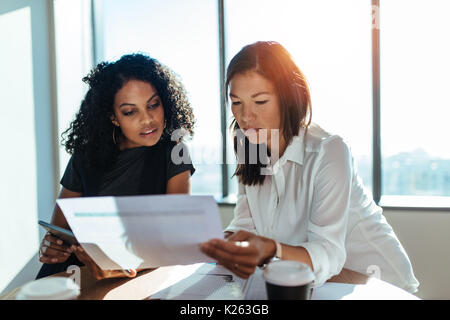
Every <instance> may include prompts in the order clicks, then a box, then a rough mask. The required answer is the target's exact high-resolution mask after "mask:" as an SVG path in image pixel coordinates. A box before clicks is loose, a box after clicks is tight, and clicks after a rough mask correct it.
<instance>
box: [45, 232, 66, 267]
mask: <svg viewBox="0 0 450 320" xmlns="http://www.w3.org/2000/svg"><path fill="white" fill-rule="evenodd" d="M71 254H72V249H71V248H70V246H67V245H66V244H64V242H63V241H62V240H61V239H59V238H57V237H55V236H52V235H51V234H50V233H48V232H47V234H46V235H45V237H44V239H42V242H41V246H40V248H39V261H40V262H43V263H47V264H53V263H61V262H64V261H66V260H67V259H68V258H69V257H70V255H71Z"/></svg>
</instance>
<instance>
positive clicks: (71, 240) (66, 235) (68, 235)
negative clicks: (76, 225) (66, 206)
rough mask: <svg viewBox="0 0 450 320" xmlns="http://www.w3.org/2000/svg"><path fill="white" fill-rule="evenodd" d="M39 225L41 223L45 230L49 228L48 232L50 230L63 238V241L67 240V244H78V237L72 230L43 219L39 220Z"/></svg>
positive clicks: (54, 234)
mask: <svg viewBox="0 0 450 320" xmlns="http://www.w3.org/2000/svg"><path fill="white" fill-rule="evenodd" d="M38 223H39V225H41V226H42V227H43V228H44V229H45V230H47V231H48V232H50V233H51V234H52V235H53V236H55V237H57V238H59V239H61V240H62V241H64V242H65V244H68V245H73V244H76V245H77V244H78V241H77V239H76V238H75V235H74V234H73V232H72V231H70V230H67V229H64V228H61V227H58V226H55V225H53V224H50V223H47V222H44V221H42V220H39V222H38Z"/></svg>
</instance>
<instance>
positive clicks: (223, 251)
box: [201, 239, 259, 267]
mask: <svg viewBox="0 0 450 320" xmlns="http://www.w3.org/2000/svg"><path fill="white" fill-rule="evenodd" d="M201 250H202V251H203V252H204V253H205V254H207V255H208V256H210V257H212V258H214V259H216V260H217V261H218V262H219V263H221V264H223V265H234V264H238V265H243V266H248V267H254V266H256V265H258V262H259V261H258V257H259V253H258V251H257V250H256V248H255V247H254V246H251V245H250V244H249V243H248V242H247V243H244V244H243V243H237V244H236V243H235V242H228V241H223V240H219V239H213V240H210V241H209V242H205V243H203V244H202V245H201Z"/></svg>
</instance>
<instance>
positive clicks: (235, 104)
mask: <svg viewBox="0 0 450 320" xmlns="http://www.w3.org/2000/svg"><path fill="white" fill-rule="evenodd" d="M240 104H241V102H240V101H233V102H231V105H233V106H238V105H240Z"/></svg>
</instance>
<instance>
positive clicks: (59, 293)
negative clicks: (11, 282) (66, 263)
mask: <svg viewBox="0 0 450 320" xmlns="http://www.w3.org/2000/svg"><path fill="white" fill-rule="evenodd" d="M79 295H80V287H79V286H78V285H77V284H76V283H75V282H74V281H73V280H72V279H70V278H64V277H48V278H43V279H39V280H36V281H32V282H30V283H27V284H26V285H24V286H23V287H22V288H21V289H20V291H19V293H18V294H17V296H16V299H17V300H74V299H76V298H77V297H78V296H79Z"/></svg>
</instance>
